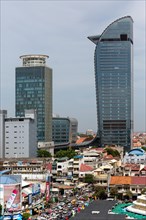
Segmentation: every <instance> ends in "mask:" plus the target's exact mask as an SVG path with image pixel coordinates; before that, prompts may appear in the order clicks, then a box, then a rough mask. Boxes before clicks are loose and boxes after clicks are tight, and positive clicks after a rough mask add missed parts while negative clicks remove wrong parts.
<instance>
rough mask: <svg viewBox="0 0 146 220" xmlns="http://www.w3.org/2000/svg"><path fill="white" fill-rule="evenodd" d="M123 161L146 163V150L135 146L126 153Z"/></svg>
mask: <svg viewBox="0 0 146 220" xmlns="http://www.w3.org/2000/svg"><path fill="white" fill-rule="evenodd" d="M123 163H124V164H125V163H132V164H133V163H134V164H146V152H145V151H144V150H143V149H142V148H134V149H132V150H130V151H129V152H128V153H126V154H125V156H124V158H123Z"/></svg>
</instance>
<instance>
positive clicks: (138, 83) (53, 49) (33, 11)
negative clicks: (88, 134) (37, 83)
mask: <svg viewBox="0 0 146 220" xmlns="http://www.w3.org/2000/svg"><path fill="white" fill-rule="evenodd" d="M145 8H146V4H145V0H144V1H140V0H138V1H134V0H133V1H128V0H125V1H124V0H123V1H120V0H119V1H118V0H117V1H110V0H108V1H103V0H102V1H91V0H90V1H83V0H82V1H69V0H68V1H61V0H60V1H53V0H52V1H47V0H46V1H43V0H40V1H29V0H25V1H21V0H20V1H18V0H17V1H12V0H10V1H8V0H1V13H0V14H1V41H0V42H1V45H0V50H1V57H0V75H1V81H0V94H1V104H0V108H1V109H7V110H8V116H11V117H13V116H14V115H15V67H17V66H21V65H22V64H21V60H20V59H19V56H21V55H23V54H46V55H49V59H48V60H47V65H48V66H49V67H51V68H52V69H53V113H55V114H59V115H60V116H63V117H67V116H69V117H74V118H76V119H77V120H78V124H79V129H78V130H79V131H80V132H85V131H86V130H87V129H93V130H94V131H95V132H96V130H97V122H96V120H97V119H96V97H95V77H94V49H95V45H94V44H93V43H92V42H91V41H89V40H88V39H87V37H88V36H91V35H98V34H101V33H102V32H103V30H104V29H105V28H106V27H107V26H108V25H109V24H110V23H112V22H113V21H115V20H116V19H118V18H120V17H123V16H127V15H130V16H131V17H132V18H133V20H134V130H135V131H144V130H146V125H145V124H146V120H145V114H146V104H145V103H146V98H145V91H146V90H145V85H146V84H145V81H146V80H145V79H146V78H145V59H146V57H145V51H146V50H145V49H146V48H145V43H146V40H145V38H146V34H145V33H146V23H145V20H146V16H145Z"/></svg>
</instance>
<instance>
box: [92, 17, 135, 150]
mask: <svg viewBox="0 0 146 220" xmlns="http://www.w3.org/2000/svg"><path fill="white" fill-rule="evenodd" d="M88 38H89V39H90V40H91V41H92V42H93V43H95V44H96V48H95V55H94V61H95V85H96V103H97V120H98V135H99V137H100V144H101V146H105V145H119V146H124V147H125V150H126V151H128V150H129V149H130V147H131V132H132V124H133V113H132V111H133V64H132V63H133V53H132V48H133V21H132V18H131V17H130V16H127V17H123V18H120V19H118V20H116V21H115V22H113V23H112V24H110V25H109V26H108V27H107V28H106V29H105V30H104V31H103V33H102V34H101V35H97V36H91V37H88Z"/></svg>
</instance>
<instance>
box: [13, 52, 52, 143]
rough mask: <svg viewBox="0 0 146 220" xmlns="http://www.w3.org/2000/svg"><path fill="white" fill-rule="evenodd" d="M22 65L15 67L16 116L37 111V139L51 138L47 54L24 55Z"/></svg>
mask: <svg viewBox="0 0 146 220" xmlns="http://www.w3.org/2000/svg"><path fill="white" fill-rule="evenodd" d="M20 58H21V59H22V67H17V68H16V80H15V82H16V85H15V88H16V116H20V117H24V111H25V110H26V109H27V110H28V109H35V110H36V112H37V140H38V141H47V142H48V141H51V140H52V69H51V68H49V67H48V66H47V65H46V58H48V56H47V55H24V56H21V57H20Z"/></svg>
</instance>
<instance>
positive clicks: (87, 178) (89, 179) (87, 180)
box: [84, 174, 95, 183]
mask: <svg viewBox="0 0 146 220" xmlns="http://www.w3.org/2000/svg"><path fill="white" fill-rule="evenodd" d="M84 182H85V183H94V182H95V180H94V176H93V175H92V174H86V175H85V178H84Z"/></svg>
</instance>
